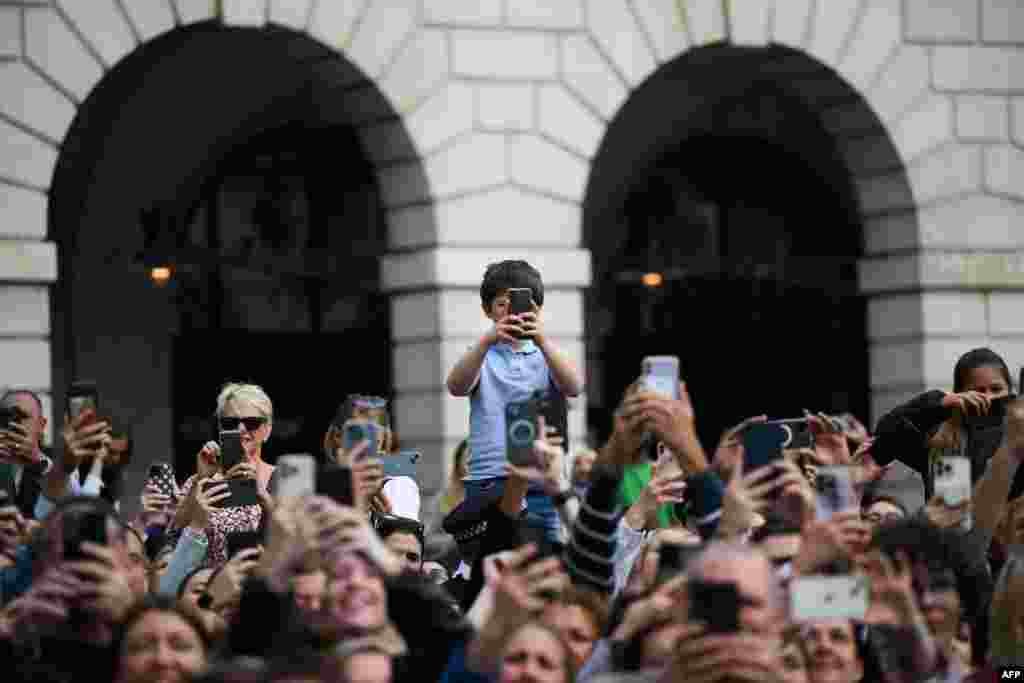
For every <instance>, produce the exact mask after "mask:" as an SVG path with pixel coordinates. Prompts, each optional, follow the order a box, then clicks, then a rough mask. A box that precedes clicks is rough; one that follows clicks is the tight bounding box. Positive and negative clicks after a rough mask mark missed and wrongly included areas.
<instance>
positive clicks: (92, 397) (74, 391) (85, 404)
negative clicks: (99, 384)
mask: <svg viewBox="0 0 1024 683" xmlns="http://www.w3.org/2000/svg"><path fill="white" fill-rule="evenodd" d="M99 409H100V393H99V390H98V389H97V388H96V383H95V382H74V383H73V384H72V385H71V387H70V388H69V389H68V397H67V413H68V416H69V417H70V418H71V420H72V421H74V420H76V419H78V416H79V415H81V414H82V413H83V412H85V411H86V410H92V412H93V417H92V418H91V419H90V420H89V421H88V422H87V423H85V424H88V423H91V422H93V421H95V420H96V419H97V417H96V415H97V414H98V413H99Z"/></svg>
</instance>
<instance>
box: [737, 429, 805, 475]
mask: <svg viewBox="0 0 1024 683" xmlns="http://www.w3.org/2000/svg"><path fill="white" fill-rule="evenodd" d="M792 436H793V432H792V428H791V427H790V426H789V425H787V424H783V423H781V422H764V423H759V424H752V425H750V426H749V427H747V428H746V429H745V430H744V431H743V471H744V473H750V472H753V471H754V470H756V469H759V468H761V467H764V466H765V465H770V464H772V463H773V462H775V461H776V460H779V459H781V458H782V449H783V448H785V447H786V444H787V443H789V442H790V441H791V440H792Z"/></svg>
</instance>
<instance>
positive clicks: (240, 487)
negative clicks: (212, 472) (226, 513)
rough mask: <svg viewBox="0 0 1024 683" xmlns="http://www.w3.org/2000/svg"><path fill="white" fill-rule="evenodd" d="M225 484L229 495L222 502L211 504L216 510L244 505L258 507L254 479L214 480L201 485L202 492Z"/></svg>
mask: <svg viewBox="0 0 1024 683" xmlns="http://www.w3.org/2000/svg"><path fill="white" fill-rule="evenodd" d="M223 483H227V485H228V492H229V493H230V494H231V495H230V496H228V497H227V498H225V499H224V500H222V501H218V502H216V503H214V504H213V507H215V508H218V509H231V508H240V507H245V506H246V505H259V504H260V497H259V494H258V493H257V491H256V480H255V479H215V480H213V481H208V482H206V483H205V484H204V485H203V490H206V489H208V488H210V487H211V486H215V485H217V484H223Z"/></svg>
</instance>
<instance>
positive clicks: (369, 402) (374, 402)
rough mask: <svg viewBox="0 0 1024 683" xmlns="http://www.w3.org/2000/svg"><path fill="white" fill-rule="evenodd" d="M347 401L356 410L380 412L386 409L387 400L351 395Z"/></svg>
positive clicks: (377, 397) (378, 397)
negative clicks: (366, 409)
mask: <svg viewBox="0 0 1024 683" xmlns="http://www.w3.org/2000/svg"><path fill="white" fill-rule="evenodd" d="M348 400H349V401H350V402H351V403H352V405H353V406H354V407H356V408H369V409H376V410H382V409H384V408H387V407H388V400H387V399H386V398H381V397H380V396H364V395H362V394H351V395H350V396H349V397H348Z"/></svg>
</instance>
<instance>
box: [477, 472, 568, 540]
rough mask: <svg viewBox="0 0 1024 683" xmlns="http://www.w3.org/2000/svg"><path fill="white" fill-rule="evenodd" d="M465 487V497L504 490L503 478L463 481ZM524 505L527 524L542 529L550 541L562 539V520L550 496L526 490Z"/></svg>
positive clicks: (494, 493)
mask: <svg viewBox="0 0 1024 683" xmlns="http://www.w3.org/2000/svg"><path fill="white" fill-rule="evenodd" d="M464 485H465V487H466V499H467V500H468V499H470V498H473V497H474V496H482V495H488V494H493V495H498V496H500V495H501V494H502V492H503V491H504V490H505V479H503V478H496V479H481V480H478V481H467V482H464ZM523 503H524V504H525V507H526V523H527V525H529V526H531V527H533V528H535V529H541V530H543V531H544V537H545V538H546V539H547V540H549V541H552V542H555V543H558V542H560V541H561V540H562V537H561V529H562V520H561V518H560V517H559V516H558V510H557V509H555V504H554V503H552V502H551V497H550V496H548V495H547V494H545V493H544V492H543V491H533V490H529V491H527V492H526V499H525V500H524V501H523Z"/></svg>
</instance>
